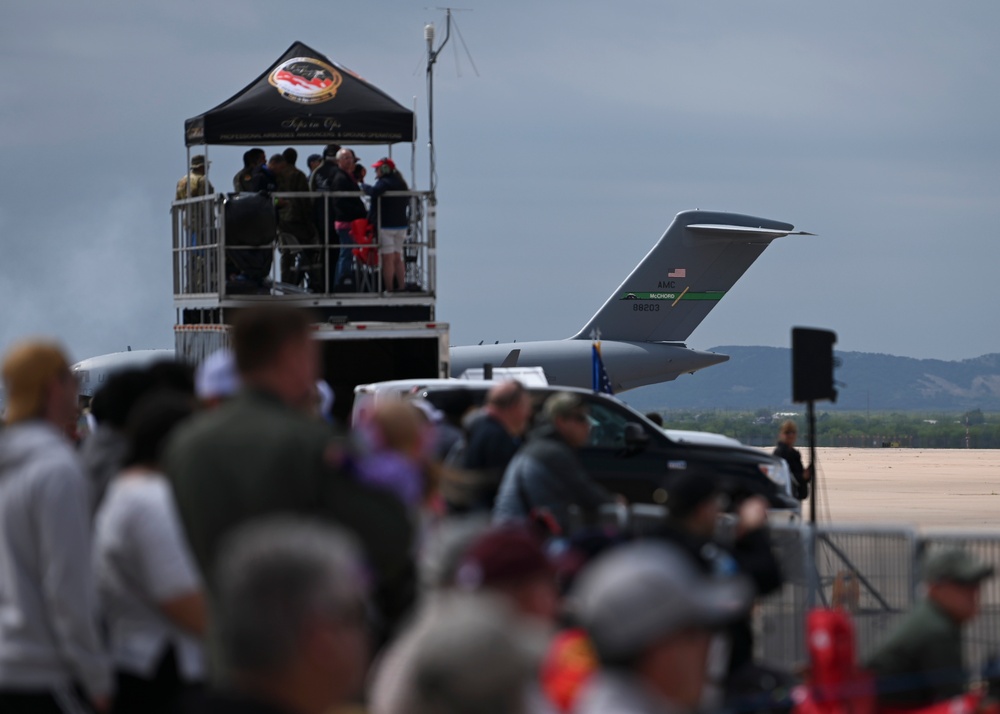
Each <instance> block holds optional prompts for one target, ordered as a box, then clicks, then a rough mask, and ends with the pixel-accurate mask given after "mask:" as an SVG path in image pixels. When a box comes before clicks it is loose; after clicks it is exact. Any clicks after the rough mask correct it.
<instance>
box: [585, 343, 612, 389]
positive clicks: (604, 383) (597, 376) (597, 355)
mask: <svg viewBox="0 0 1000 714" xmlns="http://www.w3.org/2000/svg"><path fill="white" fill-rule="evenodd" d="M591 349H592V353H591V354H592V358H593V375H594V380H593V381H594V391H595V392H604V393H605V394H614V393H615V390H613V389H612V388H611V380H610V379H608V372H607V370H606V369H604V362H603V361H602V360H601V343H600V342H595V343H594V344H593V345H592V346H591Z"/></svg>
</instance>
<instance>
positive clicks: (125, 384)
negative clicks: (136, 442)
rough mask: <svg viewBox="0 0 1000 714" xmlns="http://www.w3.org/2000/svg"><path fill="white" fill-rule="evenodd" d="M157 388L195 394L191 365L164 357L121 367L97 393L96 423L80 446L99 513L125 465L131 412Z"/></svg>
mask: <svg viewBox="0 0 1000 714" xmlns="http://www.w3.org/2000/svg"><path fill="white" fill-rule="evenodd" d="M157 389H171V390H175V391H179V392H183V393H184V394H188V395H192V394H194V389H195V386H194V376H193V374H192V371H191V368H190V367H189V366H188V365H186V364H183V363H180V362H174V361H172V360H162V361H159V362H155V363H153V364H151V365H149V366H148V367H145V368H142V369H139V368H132V369H125V370H121V371H119V372H115V373H114V374H112V375H111V376H110V377H109V378H108V381H107V382H105V383H104V386H102V387H101V388H100V389H99V390H98V391H97V393H96V394H95V395H94V399H93V401H92V402H91V405H90V413H91V415H92V416H93V419H94V422H95V426H94V428H93V430H92V431H91V432H90V434H88V436H87V438H86V439H84V441H83V444H82V445H81V447H80V458H81V460H82V461H83V467H84V471H85V472H86V474H87V476H88V477H89V479H90V490H91V512H92V513H96V512H97V509H98V507H99V506H100V504H101V501H102V500H103V499H104V493H105V491H106V490H107V487H108V483H109V482H110V481H111V479H112V477H113V476H114V475H115V474H117V473H118V472H119V471H120V470H121V468H122V466H123V459H124V458H125V451H126V449H127V448H128V446H127V440H126V438H125V423H126V420H127V419H128V415H129V412H130V411H131V410H132V408H133V407H134V406H135V404H136V403H137V402H138V401H139V400H140V399H141V398H142V397H143V396H144V395H146V394H148V393H150V392H152V391H155V390H157Z"/></svg>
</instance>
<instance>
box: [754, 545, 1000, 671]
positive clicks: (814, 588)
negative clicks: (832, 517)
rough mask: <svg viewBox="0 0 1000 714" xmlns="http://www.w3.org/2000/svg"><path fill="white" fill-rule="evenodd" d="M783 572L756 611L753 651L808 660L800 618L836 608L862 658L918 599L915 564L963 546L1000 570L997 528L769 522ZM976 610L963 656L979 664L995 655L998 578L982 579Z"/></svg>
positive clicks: (769, 658)
mask: <svg viewBox="0 0 1000 714" xmlns="http://www.w3.org/2000/svg"><path fill="white" fill-rule="evenodd" d="M771 533H772V541H773V544H774V549H775V553H776V555H777V556H778V559H779V561H780V562H781V565H782V569H783V572H784V575H785V584H784V585H783V586H782V589H781V590H780V591H779V592H777V593H774V594H772V595H770V596H768V597H766V598H763V599H762V600H761V602H760V603H759V605H758V607H757V608H756V613H755V626H756V631H757V637H756V640H755V642H756V647H757V656H758V657H760V658H761V659H762V660H764V661H766V662H768V663H771V664H774V665H780V666H785V667H796V666H798V665H801V664H802V663H803V662H805V660H806V651H805V617H806V614H807V613H808V612H809V610H810V609H812V608H814V607H840V608H843V609H845V610H846V611H848V612H849V613H850V615H851V618H852V620H853V622H854V627H855V637H856V642H857V652H858V656H859V657H860V658H861V659H862V660H863V659H864V658H865V657H866V656H868V655H869V654H871V653H872V651H873V650H874V648H875V647H877V646H878V644H879V643H881V642H882V641H883V639H884V638H885V637H886V636H887V635H888V634H889V632H890V631H891V630H892V628H893V626H894V625H895V624H896V623H897V622H898V620H899V619H900V618H902V617H903V616H904V615H905V614H906V613H907V612H909V610H910V609H911V608H912V607H913V606H914V605H915V604H916V603H917V602H918V600H919V599H920V597H922V588H921V584H920V563H921V562H922V560H923V558H924V557H925V554H926V553H928V552H932V551H933V550H935V549H937V548H942V547H945V546H955V547H961V548H964V549H966V550H968V551H969V552H970V553H971V554H973V555H974V556H975V557H977V558H978V559H980V560H982V561H983V562H987V563H991V564H993V565H994V566H997V567H1000V533H997V534H990V533H962V534H943V533H935V534H933V535H922V534H918V533H917V532H916V531H914V530H912V529H907V528H879V527H862V526H857V527H855V526H850V527H848V526H820V527H818V528H816V529H813V528H811V527H810V526H806V525H800V526H792V525H785V526H773V527H772V530H771ZM980 603H981V604H980V614H979V616H978V617H977V618H976V619H975V620H974V621H973V622H972V623H970V624H968V625H967V626H966V630H965V632H966V637H965V644H964V646H965V658H966V663H967V665H968V666H969V667H971V668H973V669H975V668H978V667H981V666H982V665H983V664H985V663H986V662H987V660H988V659H990V658H991V657H995V656H996V655H997V654H998V652H1000V583H998V582H996V581H995V580H988V581H986V582H984V584H983V587H982V591H981V601H980Z"/></svg>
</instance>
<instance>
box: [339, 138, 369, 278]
mask: <svg viewBox="0 0 1000 714" xmlns="http://www.w3.org/2000/svg"><path fill="white" fill-rule="evenodd" d="M356 164H357V160H356V159H355V156H354V152H353V151H351V150H350V149H341V150H340V151H338V152H337V167H338V168H339V169H340V170H339V171H338V172H337V173H336V174H335V175H334V177H333V186H332V190H333V191H335V192H338V193H352V194H355V193H356V194H357V195H350V196H337V197H335V198H334V199H333V207H334V214H335V224H334V227H335V228H336V230H337V243H338V244H339V246H340V255H339V257H338V258H337V270H336V272H335V273H334V276H333V292H353V291H354V252H353V250H354V238H353V236H352V235H351V224H352V223H353V222H354V221H356V220H358V219H360V218H365V217H367V215H368V210H367V209H366V208H365V204H364V201H362V200H361V189H360V186H359V185H358V181H357V180H356V179H355V178H354V167H355V165H356Z"/></svg>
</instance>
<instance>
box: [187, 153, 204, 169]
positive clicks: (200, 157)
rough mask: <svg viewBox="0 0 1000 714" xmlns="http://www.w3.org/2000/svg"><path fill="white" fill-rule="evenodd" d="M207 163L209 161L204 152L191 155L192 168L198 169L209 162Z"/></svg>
mask: <svg viewBox="0 0 1000 714" xmlns="http://www.w3.org/2000/svg"><path fill="white" fill-rule="evenodd" d="M207 163H208V162H207V161H205V155H204V154H195V155H194V156H192V157H191V168H192V169H196V168H199V167H200V168H204V167H205V164H207Z"/></svg>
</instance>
